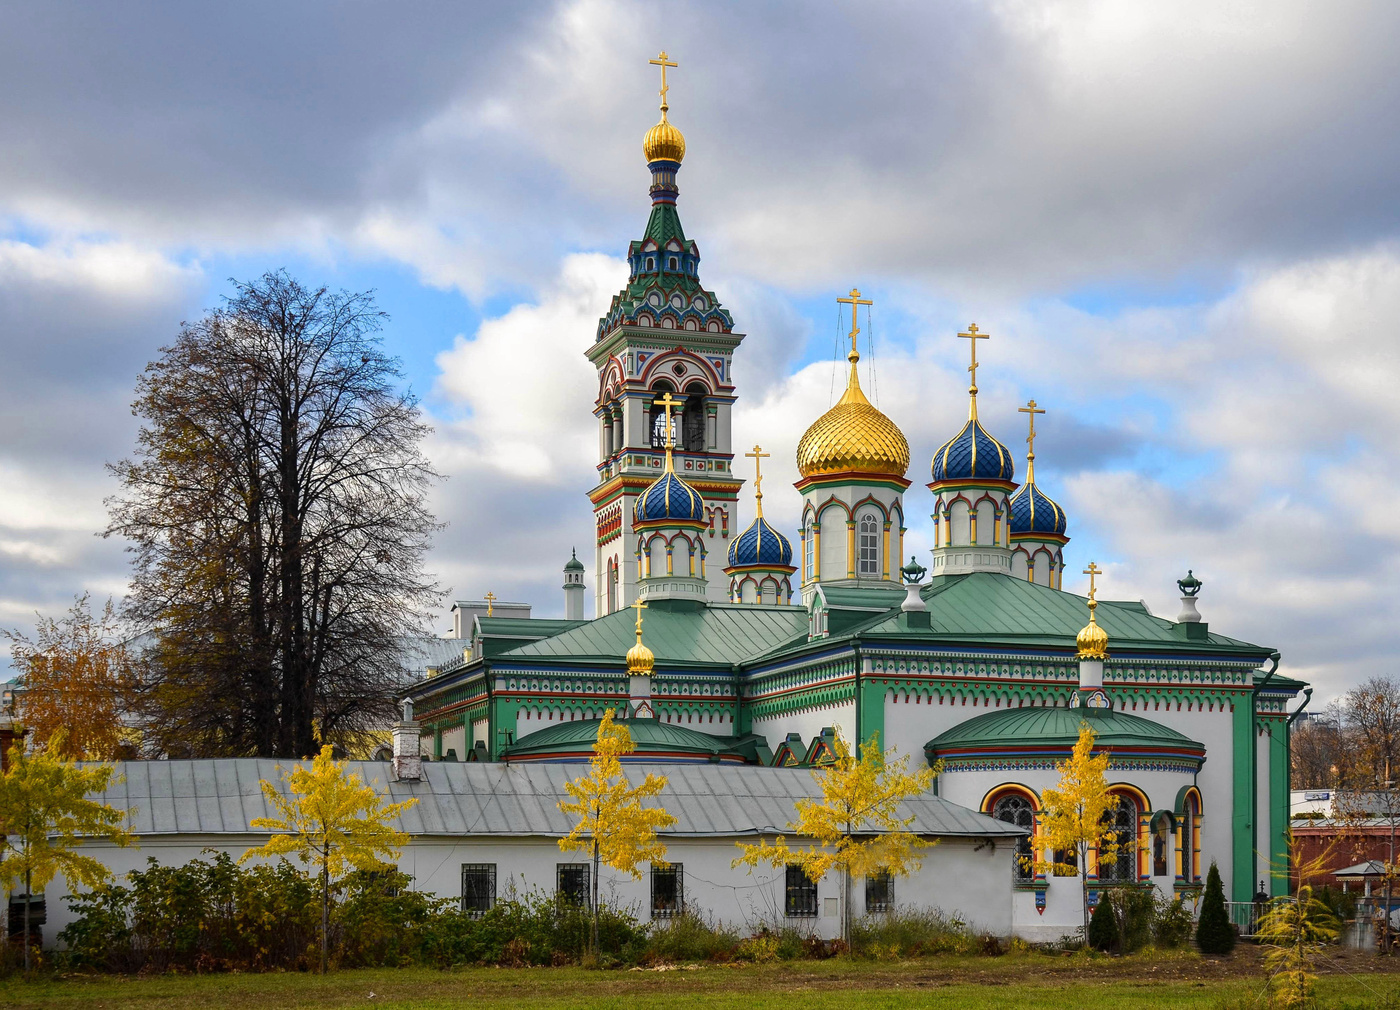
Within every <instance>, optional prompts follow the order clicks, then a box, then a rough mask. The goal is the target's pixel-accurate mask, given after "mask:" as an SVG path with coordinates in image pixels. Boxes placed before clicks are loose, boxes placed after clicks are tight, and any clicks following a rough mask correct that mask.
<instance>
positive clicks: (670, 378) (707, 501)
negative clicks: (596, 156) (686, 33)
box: [587, 52, 744, 617]
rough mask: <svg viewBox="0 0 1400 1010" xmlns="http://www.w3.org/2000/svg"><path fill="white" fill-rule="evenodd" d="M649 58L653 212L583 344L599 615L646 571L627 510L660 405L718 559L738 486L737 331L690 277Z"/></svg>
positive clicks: (614, 606) (660, 429) (690, 249)
mask: <svg viewBox="0 0 1400 1010" xmlns="http://www.w3.org/2000/svg"><path fill="white" fill-rule="evenodd" d="M650 62H651V63H652V64H653V65H654V66H657V67H660V68H661V119H660V121H659V122H658V123H657V124H656V125H655V126H653V127H652V128H651V129H650V130H648V131H647V134H646V138H645V139H644V140H643V142H642V152H643V154H644V155H645V156H646V161H647V167H648V168H649V169H650V170H651V190H650V193H651V216H650V217H649V218H648V219H647V225H646V230H645V232H644V233H643V235H642V238H641V239H639V240H637V241H634V242H632V243H631V245H630V246H628V249H627V264H628V277H627V286H626V287H625V288H623V290H622V291H620V292H619V293H618V294H616V295H614V296H613V299H612V304H611V305H610V306H609V307H608V312H607V314H606V315H605V316H603V318H602V319H600V320H599V321H598V330H597V333H596V335H595V338H594V343H593V346H591V347H590V348H589V349H588V351H587V354H588V360H589V361H591V362H592V363H593V366H594V367H595V368H596V369H597V370H598V398H597V400H596V402H595V405H594V409H593V413H594V416H595V417H597V419H598V462H597V470H598V483H597V484H596V485H595V486H594V488H593V489H592V490H591V491H590V492H589V493H588V497H589V500H590V501H591V502H592V503H593V517H594V525H595V530H596V535H597V540H596V546H595V555H594V564H595V571H596V575H597V582H596V590H595V591H596V593H597V596H596V604H597V610H596V611H595V612H596V613H597V614H598V616H600V617H601V616H602V615H604V614H608V613H612V612H614V611H617V610H622V609H624V608H625V607H627V606H629V605H630V603H631V601H632V600H633V599H634V598H635V597H636V596H637V590H638V585H637V583H638V580H639V579H640V578H645V569H644V568H643V570H642V571H641V572H639V571H638V558H644V554H643V552H642V550H641V542H640V539H639V534H638V532H637V531H635V530H634V529H633V517H634V514H635V510H636V504H637V498H638V496H639V495H641V494H642V493H643V492H645V491H646V489H647V488H649V487H651V486H652V485H653V484H654V483H655V482H656V481H657V480H658V479H659V478H660V477H661V476H662V474H663V473H664V472H665V471H666V444H667V441H668V432H667V427H668V421H667V415H668V414H670V421H669V427H670V432H669V436H670V440H671V441H672V443H673V445H674V449H673V450H672V453H671V461H672V462H671V465H672V466H673V467H674V472H675V474H676V475H677V476H678V477H680V478H681V479H682V480H684V482H685V483H686V484H687V485H688V486H689V487H691V488H693V489H694V490H695V491H696V492H698V493H699V495H700V496H701V498H702V501H703V505H702V515H703V517H704V529H703V530H701V531H700V539H701V541H702V543H703V546H704V551H705V553H707V554H714V555H715V557H716V559H717V560H718V559H721V558H723V557H724V556H725V555H726V553H727V551H728V548H729V538H730V536H731V535H734V534H737V531H738V521H737V520H738V517H737V516H736V514H735V506H736V503H737V501H738V496H739V489H740V488H741V487H742V486H743V481H742V480H740V479H738V478H737V477H735V476H734V472H733V461H734V454H733V451H732V449H731V443H730V409H731V407H732V406H733V404H734V399H735V396H734V381H733V376H732V374H731V364H732V360H733V354H734V349H735V348H736V347H738V346H739V344H740V342H741V341H742V340H743V339H744V336H743V334H741V333H735V332H734V320H733V318H732V317H731V316H730V314H729V312H728V310H726V309H724V308H723V307H721V305H720V303H719V299H718V298H716V297H715V294H714V292H712V291H706V290H705V289H704V288H703V287H702V286H701V284H700V250H699V248H698V247H697V246H696V244H695V242H694V241H692V240H690V239H687V238H686V236H685V231H684V229H683V228H682V227H681V220H680V216H679V215H678V214H677V212H676V197H677V195H678V193H679V190H678V188H677V186H676V174H677V173H678V172H679V171H680V167H681V162H682V160H684V158H685V137H684V136H683V135H682V134H681V131H680V130H678V129H676V127H675V126H673V125H672V124H671V122H670V120H669V119H668V118H667V114H668V112H669V105H668V103H667V100H666V92H667V91H668V90H669V87H668V85H667V84H666V71H667V69H668V68H673V67H675V66H676V64H675V63H674V62H673V61H671V59H670V58H669V57H668V56H667V55H666V53H664V52H663V53H661V55H660V56H658V57H657V58H656V59H654V60H651V61H650ZM663 399H666V400H668V401H672V400H674V401H679V402H680V407H679V409H677V410H675V411H674V412H671V411H668V409H667V408H666V407H664V406H663V405H662V402H661V401H662V400H663ZM642 564H643V565H644V564H645V561H644V560H643V562H642ZM726 595H727V594H726V587H725V586H724V584H723V583H722V582H721V581H720V580H718V579H716V580H714V581H712V582H711V583H710V584H709V585H708V587H707V588H706V597H707V598H708V599H711V600H713V601H715V602H722V601H723V600H725V598H726Z"/></svg>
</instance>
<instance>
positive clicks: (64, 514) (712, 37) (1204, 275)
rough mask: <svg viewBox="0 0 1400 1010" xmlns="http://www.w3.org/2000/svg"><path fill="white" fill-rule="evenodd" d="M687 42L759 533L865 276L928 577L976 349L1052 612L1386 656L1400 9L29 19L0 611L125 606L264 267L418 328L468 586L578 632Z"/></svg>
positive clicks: (20, 64) (1, 187) (1397, 354)
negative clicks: (1028, 487) (163, 397)
mask: <svg viewBox="0 0 1400 1010" xmlns="http://www.w3.org/2000/svg"><path fill="white" fill-rule="evenodd" d="M663 48H664V49H666V50H667V51H668V52H669V53H670V55H671V57H672V58H673V59H674V60H675V61H676V62H677V63H678V64H679V67H678V68H677V69H676V70H673V71H671V72H670V77H669V81H670V84H671V91H670V96H669V97H670V102H671V119H672V122H673V123H675V124H676V125H677V126H678V127H680V128H681V129H682V130H683V131H684V132H685V135H686V139H687V145H688V146H687V154H686V160H685V165H684V168H683V169H682V171H681V174H680V177H679V182H680V187H681V197H680V204H679V209H680V213H681V217H682V220H683V221H684V223H685V227H686V231H687V234H688V235H689V236H690V237H691V238H693V239H695V240H696V242H697V243H698V244H699V247H700V251H701V253H702V257H703V259H702V263H701V277H702V280H703V282H704V283H705V285H706V287H708V288H710V289H712V290H714V291H715V292H716V293H717V295H718V296H719V298H720V300H721V302H722V303H723V304H724V305H726V306H727V307H728V308H729V309H730V310H731V312H732V313H733V315H734V319H735V325H736V329H737V330H739V331H740V332H743V333H745V334H747V336H746V338H745V340H744V343H743V345H742V347H741V348H740V350H739V351H738V353H737V355H736V359H735V376H736V381H737V384H738V394H739V401H738V403H737V405H736V407H735V420H734V424H735V437H734V444H735V446H749V445H753V444H754V443H762V444H763V446H764V447H765V449H767V450H769V451H771V452H772V453H773V456H772V458H771V460H769V461H768V463H769V467H768V470H767V471H766V473H765V476H766V477H769V479H768V480H767V481H766V482H765V488H766V494H765V501H764V504H765V512H766V514H767V516H768V517H769V519H770V520H772V521H773V522H775V523H777V524H779V525H780V526H781V527H782V528H784V529H786V530H787V531H788V533H789V535H792V536H794V539H795V526H796V521H797V508H798V497H797V494H796V492H795V491H791V490H789V491H786V492H784V491H783V490H782V489H783V487H784V486H788V485H790V483H791V481H792V480H795V479H796V476H797V475H796V469H795V464H794V460H793V454H794V451H795V449H796V444H797V441H798V439H799V438H800V437H801V435H802V432H803V431H804V430H805V429H806V427H807V426H808V425H809V424H810V423H811V422H812V421H813V420H815V419H816V418H817V417H818V416H819V415H820V414H821V413H822V412H823V411H824V410H825V409H826V408H827V407H828V406H829V405H830V404H831V403H832V402H833V399H834V397H835V396H839V394H840V391H841V387H840V378H839V376H838V375H837V373H836V371H835V369H836V367H837V364H838V356H839V355H840V354H843V353H844V352H842V351H841V350H840V340H841V334H842V333H843V332H844V330H845V329H846V328H847V327H848V325H849V324H848V322H847V323H845V324H843V323H842V322H841V320H840V319H839V317H838V315H837V312H836V303H835V298H836V297H837V295H839V294H841V293H844V292H845V291H847V290H849V289H850V288H851V287H852V286H858V287H859V288H860V289H861V291H862V292H864V293H865V294H866V296H868V297H870V298H872V299H873V301H874V303H875V304H874V307H873V308H872V310H871V316H870V319H869V320H868V322H867V324H866V325H865V328H866V330H867V331H868V332H867V336H869V337H871V338H872V339H871V340H869V341H868V342H867V343H865V344H863V346H862V353H863V354H865V355H866V357H865V359H864V360H863V361H862V374H863V380H864V382H865V386H866V389H867V391H870V392H872V393H873V395H874V398H875V399H876V400H877V402H878V405H879V406H880V408H881V409H882V410H884V411H885V412H886V413H887V414H888V415H889V416H890V417H891V418H892V419H894V421H895V422H896V423H897V424H898V425H899V426H900V427H901V428H902V430H903V431H904V432H905V433H906V435H907V436H908V438H909V442H910V446H911V450H912V455H913V460H914V462H913V465H912V466H911V469H910V473H909V476H910V478H911V479H912V480H913V481H914V485H913V487H912V488H911V489H910V491H909V492H908V495H907V497H906V502H907V505H906V511H907V513H908V514H909V516H910V517H911V518H910V520H909V527H910V528H909V534H908V546H909V548H910V550H911V551H915V552H923V551H925V550H926V549H927V547H928V546H929V545H930V539H931V522H930V521H929V520H928V518H927V516H926V512H927V511H928V510H929V508H930V507H931V505H930V499H929V497H928V492H927V491H926V490H924V488H923V485H924V483H926V481H927V479H928V478H927V476H926V474H927V466H928V463H929V460H930V458H931V456H932V453H933V450H934V449H935V448H936V447H937V446H938V445H939V444H940V443H941V442H943V441H944V440H946V439H947V438H949V437H951V436H952V435H953V434H954V433H955V432H956V431H957V430H958V428H959V427H960V426H961V423H962V421H963V419H964V418H965V417H966V412H967V397H966V391H965V390H966V383H967V376H966V354H967V342H966V341H960V340H958V339H956V336H955V334H956V333H957V332H958V331H959V330H962V329H965V328H966V326H967V324H968V323H970V322H973V321H975V322H976V323H977V324H978V325H979V327H980V328H981V329H982V330H984V331H985V332H987V333H990V334H991V335H992V339H991V340H989V341H987V342H986V343H983V344H980V345H979V358H980V359H981V362H982V368H981V369H980V370H979V373H978V384H979V386H980V388H981V397H980V416H981V418H982V421H983V423H984V424H985V425H986V427H987V428H988V429H989V430H990V431H991V432H992V433H993V434H994V435H996V436H997V437H999V438H1000V439H1001V440H1002V441H1003V442H1004V443H1006V444H1007V445H1008V446H1009V447H1011V448H1012V450H1013V451H1014V452H1016V453H1018V454H1019V453H1021V452H1022V451H1023V447H1024V437H1025V434H1024V432H1025V416H1024V415H1021V414H1018V413H1017V412H1016V408H1017V407H1018V406H1019V405H1021V404H1023V403H1024V402H1025V401H1026V400H1027V399H1028V398H1031V397H1034V398H1035V399H1036V400H1037V401H1038V403H1039V404H1040V406H1042V407H1044V408H1046V409H1047V411H1048V412H1047V413H1046V414H1045V415H1044V417H1042V418H1040V419H1039V421H1038V425H1037V427H1038V429H1039V432H1040V435H1039V437H1038V439H1037V443H1036V455H1037V479H1038V483H1039V484H1040V486H1041V488H1042V489H1043V490H1044V491H1046V492H1047V493H1048V494H1050V495H1051V496H1052V497H1053V498H1055V499H1056V500H1057V501H1058V502H1059V503H1060V504H1061V505H1062V506H1063V507H1064V509H1065V511H1066V512H1067V514H1068V517H1069V530H1068V532H1069V534H1070V536H1071V538H1072V539H1071V542H1070V545H1069V547H1068V549H1067V564H1068V571H1069V573H1070V574H1069V575H1067V577H1066V580H1065V586H1066V588H1067V589H1073V590H1075V591H1082V589H1083V588H1084V585H1083V584H1084V583H1085V581H1086V580H1085V578H1084V577H1083V576H1081V575H1079V574H1077V573H1078V572H1079V571H1080V570H1081V569H1082V568H1083V567H1084V566H1085V565H1086V564H1087V563H1088V562H1089V561H1090V560H1095V561H1097V562H1098V563H1099V565H1100V566H1102V567H1103V568H1104V569H1106V572H1107V574H1106V575H1105V576H1104V578H1103V580H1102V587H1103V589H1102V594H1103V595H1104V596H1105V597H1106V598H1114V599H1131V600H1136V599H1141V600H1143V601H1145V602H1146V603H1147V604H1148V606H1149V607H1150V608H1151V609H1152V610H1153V612H1155V613H1157V614H1159V615H1162V616H1166V617H1173V616H1175V614H1176V612H1177V610H1178V609H1179V603H1178V600H1177V596H1178V593H1177V590H1176V587H1175V581H1176V579H1178V578H1180V577H1182V576H1184V575H1185V573H1186V571H1187V569H1188V568H1189V569H1192V570H1193V571H1194V572H1195V574H1196V575H1197V576H1198V577H1200V578H1201V579H1202V580H1203V581H1204V583H1205V587H1204V589H1203V591H1202V593H1201V597H1200V610H1201V612H1202V614H1203V615H1204V617H1205V618H1206V620H1208V621H1209V622H1210V623H1211V626H1212V628H1213V629H1215V630H1217V631H1220V632H1222V633H1224V634H1227V635H1230V636H1231V637H1234V638H1240V639H1244V640H1246V641H1251V642H1255V643H1258V644H1263V645H1268V646H1272V647H1273V648H1276V649H1278V650H1279V651H1280V652H1281V653H1282V654H1283V661H1282V667H1281V669H1282V671H1283V672H1285V673H1287V674H1289V675H1291V676H1297V677H1301V678H1303V679H1306V680H1309V681H1311V682H1312V683H1313V684H1314V685H1315V686H1316V687H1317V691H1318V699H1317V701H1318V702H1323V701H1326V700H1327V699H1329V698H1331V697H1336V696H1337V695H1339V694H1341V693H1342V692H1345V691H1346V690H1348V689H1349V688H1350V687H1351V686H1353V685H1354V684H1356V683H1358V682H1359V681H1360V680H1362V679H1365V678H1366V677H1369V676H1373V675H1376V674H1393V673H1394V672H1395V669H1394V657H1395V655H1396V653H1397V651H1400V650H1398V648H1397V647H1400V593H1397V588H1400V587H1398V586H1397V572H1398V571H1400V523H1397V522H1396V521H1395V519H1394V511H1395V506H1394V504H1393V503H1394V502H1395V501H1397V499H1398V498H1400V478H1397V462H1400V450H1397V448H1396V444H1395V437H1394V432H1395V430H1396V425H1397V423H1400V397H1397V396H1396V395H1395V393H1394V391H1395V390H1396V389H1397V388H1400V340H1397V326H1400V130H1397V129H1396V128H1395V124H1396V123H1397V121H1400V75H1397V74H1395V73H1394V65H1395V53H1396V52H1397V51H1398V50H1400V5H1396V4H1394V3H1389V2H1376V3H1362V2H1347V0H1333V2H1331V3H1328V4H1316V3H1299V2H1291V0H1269V2H1266V3H1257V4H1255V3H1248V2H1237V3H1231V4H1219V3H1215V2H1193V0H1178V2H1176V3H1173V4H1160V3H1133V2H1130V0H1104V2H1092V0H1085V2H1055V0H1045V2H1038V3H1029V2H1016V0H998V2H990V0H989V2H981V3H975V2H970V0H969V2H957V0H947V2H943V3H938V4H928V3H884V4H874V3H869V2H862V3H827V4H821V5H813V4H805V3H797V2H793V3H770V2H762V0H746V2H744V3H685V2H678V0H672V2H668V3H666V4H655V3H634V2H629V0H561V2H557V3H535V4H531V3H515V4H485V3H464V2H451V3H449V2H440V3H434V2H418V3H414V4H411V5H404V4H395V3H388V2H369V0H364V2H356V3H349V4H347V3H343V2H340V3H330V2H324V3H321V2H315V0H304V2H299V3H296V4H286V3H272V2H243V3H239V4H236V5H213V4H175V3H140V2H135V0H133V2H131V3H126V4H119V5H114V4H105V3H98V2H92V3H77V2H75V3H67V4H46V3H39V2H33V3H29V2H21V3H15V4H6V5H5V6H4V7H3V8H0V350H3V354H4V367H3V368H0V627H13V628H19V629H27V628H31V627H32V626H33V623H34V621H35V615H36V613H42V614H46V615H54V616H57V615H58V614H60V613H61V612H62V611H63V610H64V609H66V607H67V606H68V605H69V604H70V603H71V602H72V599H73V596H74V595H75V594H76V593H81V592H84V591H87V592H91V593H92V594H94V596H95V597H97V598H99V599H101V598H105V597H107V596H114V597H117V598H118V599H120V597H121V595H122V594H123V592H124V591H125V589H126V583H127V564H128V559H127V556H126V553H125V545H124V544H123V543H122V542H120V541H119V540H117V539H104V538H102V537H101V536H100V535H99V534H100V532H101V531H102V530H103V528H104V527H105V525H106V509H105V506H104V499H105V498H107V497H108V496H109V495H111V494H113V493H114V492H115V491H116V485H115V483H114V481H113V479H112V478H111V476H110V475H109V473H108V471H107V469H106V468H105V464H108V463H112V462H115V461H117V460H120V459H122V458H124V457H126V456H127V455H129V454H130V453H131V451H132V449H133V446H134V435H135V431H136V420H135V418H133V417H132V415H131V412H130V402H131V399H132V396H133V388H134V384H135V381H136V378H137V376H138V375H139V374H140V372H141V370H142V368H143V367H144V366H145V364H146V363H147V362H148V361H150V360H151V359H152V358H154V357H155V356H156V355H157V354H158V352H159V349H160V348H161V347H162V346H163V345H165V344H166V343H168V342H169V341H170V340H171V338H172V337H173V336H174V335H175V333H176V331H177V329H178V327H179V324H180V322H181V321H182V320H190V319H195V318H198V317H199V316H200V315H201V314H202V313H203V312H205V311H207V310H208V309H209V308H210V307H212V306H215V305H217V304H219V300H220V298H221V297H223V296H225V295H227V294H229V292H230V290H231V279H239V280H243V279H250V278H254V277H256V276H258V275H260V274H261V273H263V272H265V271H267V270H273V269H277V268H283V267H285V268H286V269H287V270H289V271H290V272H291V273H293V274H294V275H295V276H297V277H298V278H299V279H301V280H303V281H304V282H306V283H310V284H325V285H329V286H331V287H334V288H345V289H349V290H355V291H363V290H369V289H373V290H374V291H375V292H376V296H377V298H378V301H379V304H380V305H381V307H382V308H384V309H385V310H386V311H387V312H388V313H389V314H390V323H389V325H388V327H387V328H386V331H385V346H386V348H387V350H388V351H389V352H390V353H392V354H394V355H396V356H398V357H399V358H400V359H401V361H402V363H403V370H404V375H405V381H406V383H407V384H408V385H409V386H410V387H411V389H412V390H413V392H414V393H415V394H416V395H417V396H418V397H419V398H420V400H421V404H422V407H423V409H424V411H425V413H426V414H427V415H428V417H429V419H430V420H431V421H432V423H433V426H434V433H433V435H432V436H431V438H430V440H429V443H428V446H427V449H428V452H429V455H430V456H431V457H432V459H433V461H434V462H435V464H436V465H437V467H438V468H439V469H440V470H441V471H442V472H443V473H444V474H445V475H446V479H445V480H444V481H443V482H442V484H441V485H440V486H439V487H438V488H437V490H436V492H435V500H434V505H435V509H436V512H437V515H438V517H439V519H440V520H441V521H443V522H444V523H445V524H446V527H445V529H444V530H443V532H442V533H441V534H440V535H439V537H438V538H437V541H436V544H435V546H434V550H433V552H432V555H431V557H430V567H431V569H432V571H433V572H434V573H436V575H437V576H438V578H439V579H440V581H441V582H442V584H443V585H444V587H445V588H446V589H447V590H448V595H447V597H446V599H447V600H450V599H453V598H459V599H461V598H478V599H479V598H480V597H481V596H482V595H483V594H484V593H486V592H487V591H488V590H490V591H492V592H494V593H495V594H496V596H497V597H499V598H502V599H517V600H524V601H527V602H530V603H532V604H534V605H535V608H536V609H535V613H536V614H537V615H538V616H558V615H560V614H561V613H562V608H563V601H562V593H561V591H560V585H561V575H560V569H561V568H562V565H563V563H564V561H565V560H567V558H568V556H569V551H570V549H571V548H573V547H578V548H580V553H581V554H583V555H584V556H585V557H587V556H588V554H589V553H591V552H587V551H585V550H584V549H585V548H586V547H587V546H588V545H589V543H590V539H589V538H590V537H591V536H592V519H591V513H590V507H589V505H588V501H587V498H586V495H585V492H586V491H587V489H588V487H589V486H590V485H591V483H592V481H593V477H594V474H593V470H592V463H593V457H594V455H595V453H596V446H597V436H596V433H595V429H594V421H593V418H592V416H591V413H590V410H591V407H592V404H593V400H594V397H595V395H596V392H597V389H596V379H595V376H594V374H593V372H592V369H591V366H590V365H589V364H588V362H587V360H586V359H585V357H584V350H585V348H586V347H587V346H588V345H589V343H590V342H591V341H592V339H593V333H594V327H595V325H596V321H597V319H598V317H599V316H600V315H601V314H602V313H603V312H604V311H605V310H606V308H607V305H608V301H609V299H610V297H611V296H612V294H613V293H614V292H615V291H616V290H617V289H618V288H620V287H621V285H622V283H623V281H624V280H625V275H626V268H625V265H624V263H623V260H622V258H621V257H622V255H623V254H624V252H625V250H626V247H627V242H628V241H629V240H630V239H633V238H637V237H639V236H640V234H641V231H642V228H643V225H644V224H645V221H646V215H647V210H648V206H649V203H648V199H647V187H648V185H649V182H650V179H649V175H648V173H647V171H646V167H645V165H644V163H643V159H642V155H641V150H640V143H641V138H642V135H643V134H644V133H645V131H646V129H647V128H648V127H649V126H650V125H651V124H652V123H653V122H655V119H656V115H657V113H656V103H657V96H656V91H657V87H658V80H657V76H656V70H655V68H654V67H651V66H649V65H648V63H647V60H648V59H649V58H650V57H652V56H654V55H655V54H656V53H657V51H658V50H660V49H663ZM1023 469H1024V467H1023V466H1022V467H1018V472H1020V471H1022V470H1023ZM742 472H743V471H741V473H742ZM745 510H746V511H747V505H746V506H745ZM743 521H744V522H747V517H746V518H745V519H744V520H743ZM925 563H927V556H926V555H925ZM589 578H590V580H591V578H592V573H590V575H589ZM589 606H590V613H591V601H590V604H589ZM448 626H449V618H448V616H447V609H446V606H444V608H443V609H442V610H441V611H440V612H438V613H437V614H435V615H434V627H435V628H436V629H437V630H439V631H444V630H446V629H447V628H448Z"/></svg>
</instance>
